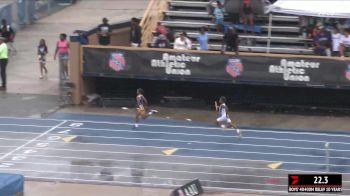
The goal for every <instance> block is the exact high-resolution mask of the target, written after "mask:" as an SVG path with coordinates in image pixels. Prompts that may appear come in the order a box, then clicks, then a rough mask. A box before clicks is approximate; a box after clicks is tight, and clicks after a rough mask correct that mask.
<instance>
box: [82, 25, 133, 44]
mask: <svg viewBox="0 0 350 196" xmlns="http://www.w3.org/2000/svg"><path fill="white" fill-rule="evenodd" d="M129 31H130V28H129V27H124V28H120V29H114V30H112V34H111V45H112V46H129V40H130V35H129ZM88 38H89V44H91V45H98V36H97V34H96V33H93V34H91V35H89V36H88Z"/></svg>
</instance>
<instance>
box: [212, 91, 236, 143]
mask: <svg viewBox="0 0 350 196" xmlns="http://www.w3.org/2000/svg"><path fill="white" fill-rule="evenodd" d="M219 104H220V105H218V104H217V102H215V108H216V111H217V112H218V118H217V119H216V125H218V126H220V127H221V128H234V129H235V130H236V131H237V134H238V135H239V137H241V136H242V133H241V131H240V130H239V129H238V128H237V126H235V125H234V124H233V123H232V121H231V119H230V117H229V115H228V107H227V105H226V97H224V96H221V97H220V99H219Z"/></svg>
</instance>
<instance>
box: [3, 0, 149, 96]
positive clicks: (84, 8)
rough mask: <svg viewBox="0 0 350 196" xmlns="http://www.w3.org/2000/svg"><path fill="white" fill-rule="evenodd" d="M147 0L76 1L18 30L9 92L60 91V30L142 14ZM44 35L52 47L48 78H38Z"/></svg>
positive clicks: (47, 92) (9, 79) (115, 20)
mask: <svg viewBox="0 0 350 196" xmlns="http://www.w3.org/2000/svg"><path fill="white" fill-rule="evenodd" d="M147 3H148V0H129V1H125V0H113V1H111V0H82V1H79V2H78V3H77V4H76V5H74V6H71V7H67V8H66V9H64V10H62V11H59V12H57V13H55V14H52V15H50V16H48V17H45V18H43V19H40V20H39V21H37V22H36V23H35V24H34V25H32V26H28V27H26V28H24V29H21V30H20V31H18V32H17V37H16V43H15V46H16V48H17V50H18V53H17V55H16V56H13V57H12V58H11V60H10V63H9V66H8V92H9V93H30V94H45V95H58V66H57V62H55V61H53V52H54V49H55V43H56V41H57V40H58V35H59V34H60V33H67V34H68V35H69V34H71V33H72V32H73V31H74V30H77V29H82V30H84V29H90V28H93V27H95V26H97V25H98V24H100V23H101V19H102V18H103V17H107V18H109V20H110V23H115V22H118V21H122V20H127V19H130V18H131V17H140V16H142V14H143V10H144V9H145V8H146V6H147ZM41 38H44V39H45V40H46V42H47V44H48V47H49V55H48V63H47V67H48V69H49V79H48V80H39V65H38V62H37V60H36V59H37V57H36V46H37V44H38V42H39V40H40V39H41Z"/></svg>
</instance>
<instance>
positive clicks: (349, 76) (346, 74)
mask: <svg viewBox="0 0 350 196" xmlns="http://www.w3.org/2000/svg"><path fill="white" fill-rule="evenodd" d="M345 77H346V78H347V79H348V80H350V64H349V65H348V68H347V69H346V71H345Z"/></svg>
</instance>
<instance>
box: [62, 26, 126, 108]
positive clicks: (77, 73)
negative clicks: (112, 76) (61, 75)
mask: <svg viewBox="0 0 350 196" xmlns="http://www.w3.org/2000/svg"><path fill="white" fill-rule="evenodd" d="M129 26H130V22H129V21H125V22H121V23H117V24H113V25H111V27H112V29H113V30H112V35H111V45H112V46H129V37H130V35H129V31H130V27H129ZM87 35H88V38H89V45H98V37H97V28H94V29H90V30H89V31H88V32H87ZM70 42H71V45H70V62H69V75H70V80H71V82H73V83H74V85H75V88H74V90H73V95H72V98H73V103H74V104H81V103H82V101H83V97H84V96H86V95H87V94H90V93H94V92H95V79H94V78H85V79H84V78H83V77H82V72H83V57H82V46H81V45H80V43H79V42H78V40H77V37H76V36H71V37H70Z"/></svg>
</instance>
